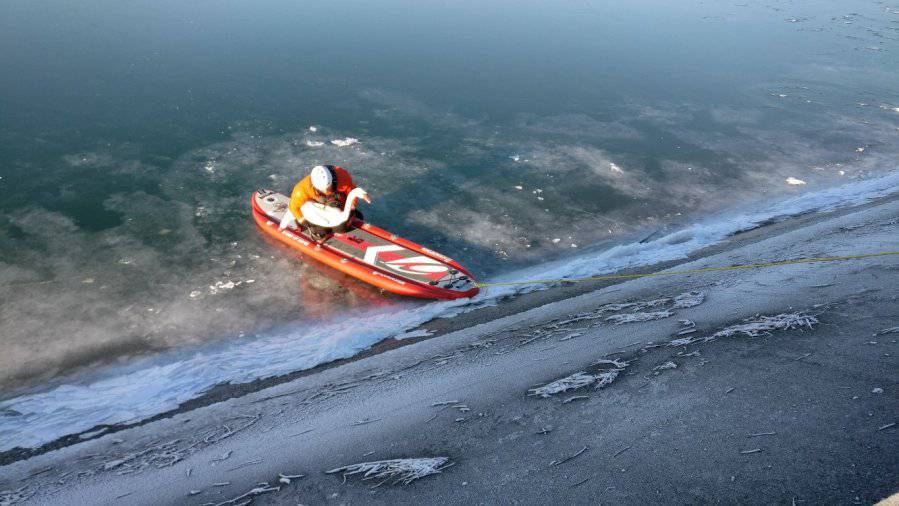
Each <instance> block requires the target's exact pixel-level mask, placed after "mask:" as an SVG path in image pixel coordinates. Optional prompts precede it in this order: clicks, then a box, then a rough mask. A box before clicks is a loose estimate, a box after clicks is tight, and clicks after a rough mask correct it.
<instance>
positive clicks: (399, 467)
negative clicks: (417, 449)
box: [325, 457, 451, 485]
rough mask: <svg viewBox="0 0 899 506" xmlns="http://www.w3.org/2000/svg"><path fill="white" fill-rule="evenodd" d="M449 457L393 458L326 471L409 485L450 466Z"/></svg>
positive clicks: (345, 475)
mask: <svg viewBox="0 0 899 506" xmlns="http://www.w3.org/2000/svg"><path fill="white" fill-rule="evenodd" d="M448 463H449V458H447V457H427V458H418V459H393V460H377V461H374V462H362V463H359V464H353V465H349V466H343V467H338V468H337V469H331V470H330V471H325V472H326V473H327V474H334V473H343V476H344V477H347V476H349V475H352V474H359V473H364V475H363V477H362V479H364V480H370V479H372V478H375V479H384V480H393V483H394V484H396V483H402V484H403V485H408V484H409V483H411V482H412V481H414V480H417V479H419V478H424V477H425V476H429V475H432V474H436V473H439V472H440V471H441V470H443V469H444V468H446V467H448ZM450 465H451V464H450Z"/></svg>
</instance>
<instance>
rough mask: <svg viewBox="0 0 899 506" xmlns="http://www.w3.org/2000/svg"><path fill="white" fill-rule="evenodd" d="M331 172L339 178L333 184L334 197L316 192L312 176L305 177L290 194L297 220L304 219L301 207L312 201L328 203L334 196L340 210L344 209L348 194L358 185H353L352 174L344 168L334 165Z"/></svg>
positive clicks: (291, 207)
mask: <svg viewBox="0 0 899 506" xmlns="http://www.w3.org/2000/svg"><path fill="white" fill-rule="evenodd" d="M331 170H332V171H333V172H334V175H335V176H337V177H336V178H335V179H336V181H335V182H334V183H332V184H331V187H332V188H334V193H333V194H332V195H325V194H324V193H321V192H320V191H318V190H316V189H315V187H313V186H312V177H311V176H306V177H304V178H303V179H302V180H300V182H299V183H297V185H296V186H294V187H293V192H291V194H290V212H292V213H293V215H294V216H295V217H296V218H297V220H302V219H303V211H301V210H300V207H302V206H303V204H305V203H306V202H308V201H310V200H314V201H316V202H321V203H326V202H327V201H328V200H329V199H331V197H332V196H333V197H334V198H335V199H336V201H337V204H338V205H339V206H340V208H341V209H343V205H344V203H345V202H346V197H347V194H348V193H350V192H351V191H353V188H355V187H356V185H354V184H353V178H352V176H350V173H349V172H347V171H346V169H344V168H343V167H338V166H335V165H332V166H331ZM335 183H336V184H335Z"/></svg>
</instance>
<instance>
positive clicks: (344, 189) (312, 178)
mask: <svg viewBox="0 0 899 506" xmlns="http://www.w3.org/2000/svg"><path fill="white" fill-rule="evenodd" d="M355 188H356V185H355V184H353V177H352V176H350V173H349V172H348V171H347V170H346V169H344V168H343V167H338V166H336V165H316V166H315V167H313V168H312V172H310V173H309V175H308V176H306V177H304V178H303V179H302V180H300V182H299V183H297V185H296V186H294V187H293V192H291V194H290V205H289V206H288V208H287V211H286V212H285V213H284V217H283V218H281V224H280V227H279V228H280V229H281V230H284V229H285V228H287V227H291V228H300V227H299V225H300V224H305V226H306V228H307V230H308V231H309V232H310V233H311V234H312V235H314V236H318V237H321V236H324V235H326V234H328V233H329V232H346V230H347V228H348V227H349V221H350V220H347V222H345V223H343V224H341V225H340V226H338V227H334V228H328V227H322V226H319V225H315V224H312V223H305V220H304V219H303V211H302V209H301V208H302V207H303V204H305V203H306V202H309V201H310V200H312V201H315V202H318V203H319V204H324V205H327V206H332V207H336V208H338V209H343V207H344V204H346V199H347V195H349V193H350V192H351V191H353V189H355ZM362 199H363V200H365V201H366V202H368V203H369V204H370V203H371V198H370V197H369V196H368V194H367V193H363V194H362ZM353 206H354V208H353V212H352V214H351V216H355V217H357V218H358V219H360V220H361V219H362V213H360V212H359V211H358V210H357V209H355V202H353Z"/></svg>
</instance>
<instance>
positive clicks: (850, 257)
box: [477, 251, 899, 288]
mask: <svg viewBox="0 0 899 506" xmlns="http://www.w3.org/2000/svg"><path fill="white" fill-rule="evenodd" d="M889 255H899V251H881V252H878V253H863V254H860V255H847V256H840V257H817V258H796V259H793V260H781V261H779V262H766V263H760V264H743V265H729V266H725V267H704V268H702V269H689V270H685V271H659V272H648V273H644V274H612V275H608V276H590V277H586V278H570V279H535V280H531V281H507V282H504V283H477V285H478V287H480V288H485V287H488V286H514V285H541V284H550V283H583V282H584V281H603V280H612V279H636V278H650V277H657V276H681V275H685V274H700V273H703V272H720V271H738V270H745V269H764V268H766V267H780V266H782V265H796V264H814V263H821V262H841V261H846V260H860V259H863V258H874V257H883V256H889Z"/></svg>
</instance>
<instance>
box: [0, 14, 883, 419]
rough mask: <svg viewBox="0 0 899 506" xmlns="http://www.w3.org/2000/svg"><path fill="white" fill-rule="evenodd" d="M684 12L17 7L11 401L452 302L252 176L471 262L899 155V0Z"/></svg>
mask: <svg viewBox="0 0 899 506" xmlns="http://www.w3.org/2000/svg"><path fill="white" fill-rule="evenodd" d="M675 4H676V5H671V2H661V1H641V2H633V3H629V4H628V5H626V6H625V5H623V4H622V5H611V4H608V3H603V2H594V3H589V2H588V3H581V4H577V5H553V4H547V3H545V2H524V3H522V2H514V3H513V2H496V3H492V4H490V5H486V6H485V5H483V4H482V3H474V2H453V3H452V4H451V5H441V6H434V5H424V6H423V5H421V4H419V3H413V2H402V1H388V2H386V3H385V2H378V3H376V4H375V3H371V2H302V3H298V2H286V1H268V2H256V3H253V4H247V3H242V2H188V3H187V4H185V3H184V2H171V1H160V2H153V3H151V4H146V5H133V4H126V3H121V2H95V3H91V4H90V5H77V6H76V5H74V4H67V3H63V2H52V1H34V2H6V3H4V4H3V5H0V47H3V48H4V51H0V68H3V69H4V72H2V73H0V300H2V305H0V343H2V344H3V347H4V352H3V353H2V354H0V398H11V397H13V396H15V395H17V394H18V393H19V392H21V388H25V387H27V388H30V389H31V391H40V390H41V389H42V388H43V386H42V385H45V384H48V382H49V383H54V382H55V383H56V384H59V383H65V382H66V381H67V380H66V374H67V373H69V372H71V371H73V370H75V369H79V368H85V367H90V366H93V365H99V364H104V365H105V364H109V363H112V362H117V361H118V362H121V363H123V364H126V365H127V364H129V363H130V361H131V360H132V359H133V357H134V356H136V355H142V356H152V355H153V354H155V353H158V352H162V351H165V350H173V349H180V348H185V347H191V348H190V349H192V350H193V349H196V348H193V346H196V345H204V344H212V343H215V344H218V345H221V346H226V347H227V346H228V344H229V343H233V342H238V341H240V342H243V341H241V340H250V342H252V339H254V336H272V332H271V329H282V328H284V327H285V326H291V328H293V329H295V330H293V331H291V332H290V333H289V335H290V336H292V337H291V339H286V340H284V341H277V339H276V340H275V341H274V342H275V343H278V346H281V347H282V349H284V348H290V347H292V346H296V347H298V348H300V349H305V348H304V346H306V347H310V348H314V347H315V346H318V345H320V344H321V343H320V342H319V341H316V340H312V341H310V339H314V338H316V337H315V335H314V334H315V332H313V330H315V329H317V328H332V327H329V326H334V325H337V327H334V328H341V329H344V328H345V327H341V326H340V324H341V323H343V322H345V321H349V320H348V319H349V318H352V317H358V315H360V314H362V315H368V314H390V315H397V314H402V315H405V316H403V317H402V318H398V321H399V320H401V321H402V322H403V325H399V326H397V327H396V331H397V332H400V331H402V330H403V329H402V328H401V327H404V326H408V325H413V324H416V323H420V321H419V320H421V319H422V318H425V317H426V316H427V315H432V314H437V313H435V312H434V311H431V309H423V308H422V304H423V303H421V302H414V301H407V300H400V299H398V298H393V297H385V296H383V295H381V294H379V293H378V292H377V291H376V290H374V289H372V288H370V287H367V286H365V285H363V284H361V283H359V282H357V281H355V280H352V279H349V278H346V277H343V276H340V275H337V274H334V273H332V272H329V271H328V270H327V269H324V268H322V267H319V266H316V265H313V264H309V263H306V262H304V261H303V260H302V259H300V258H297V257H296V256H295V255H294V254H292V253H290V252H289V251H287V250H285V249H283V248H281V247H278V246H276V245H273V244H271V243H269V242H266V241H265V240H264V239H263V238H262V237H261V235H260V234H259V233H258V232H257V231H256V230H255V225H254V223H253V221H252V219H251V216H250V207H249V198H250V194H251V192H252V191H253V190H254V189H256V188H260V187H266V188H272V189H276V190H279V191H281V192H285V193H286V192H288V191H289V190H290V188H291V187H292V185H293V184H294V183H295V182H296V181H297V180H298V179H299V178H301V177H302V176H303V175H305V174H306V173H307V172H308V170H309V168H310V167H311V166H313V165H316V164H320V163H334V164H339V165H342V166H344V167H346V168H348V169H349V170H351V172H352V173H353V175H354V177H355V178H356V180H357V182H358V183H359V184H360V185H361V186H363V187H364V188H366V189H367V190H368V191H369V193H370V194H371V195H372V196H373V198H374V203H373V204H372V205H371V206H369V207H368V208H366V209H365V213H366V216H367V218H368V219H369V220H370V221H372V222H373V223H376V224H377V225H379V226H382V227H384V228H387V229H388V230H391V231H393V232H396V233H398V234H401V235H403V236H404V237H407V238H409V239H411V240H414V241H416V242H419V243H421V244H424V245H426V246H428V247H430V248H432V249H435V250H438V251H441V252H443V253H445V254H447V255H449V256H451V257H453V258H456V259H458V260H460V261H461V262H462V263H463V264H465V265H466V266H467V267H469V268H471V269H472V270H473V272H474V273H475V275H476V276H477V277H479V278H491V277H496V276H502V275H506V276H508V273H509V272H510V271H515V270H517V269H521V268H524V267H528V268H532V269H533V268H534V266H538V267H537V269H538V270H539V266H540V265H542V264H544V263H546V262H547V261H550V260H555V259H559V258H566V257H567V256H569V255H574V254H577V253H578V252H581V251H583V250H584V249H585V248H588V249H595V250H600V251H601V250H604V249H606V248H609V247H611V246H612V245H613V244H616V243H620V242H622V241H627V240H628V238H629V237H631V236H632V234H635V233H638V232H640V233H642V231H644V230H655V229H657V228H660V227H661V228H665V227H667V228H669V229H675V228H678V227H682V226H686V225H689V224H690V223H692V221H693V220H695V219H700V218H703V217H707V216H709V214H710V213H718V212H721V210H722V209H726V208H731V207H734V206H749V205H750V203H752V202H765V201H768V200H770V199H778V198H785V197H789V196H792V195H797V194H802V193H805V192H814V191H818V190H821V189H823V188H827V187H830V186H834V185H839V184H845V183H847V182H851V181H856V180H864V179H867V178H870V177H872V176H876V175H877V174H879V173H881V172H884V171H888V170H892V169H894V168H895V166H896V163H895V160H896V155H897V154H899V88H897V87H896V83H897V82H899V59H897V56H896V55H897V51H899V43H897V38H899V4H896V5H893V4H890V3H889V2H887V3H878V2H874V1H862V0H858V1H851V2H846V1H833V2H827V1H824V2H821V1H814V2H812V1H807V2H803V1H796V2H775V3H773V4H767V5H755V4H743V3H740V2H736V3H724V4H717V5H707V4H706V3H700V2H676V3H675ZM347 138H353V139H358V142H356V143H352V144H349V145H342V144H347V143H341V142H338V143H334V142H332V141H335V140H343V139H347ZM759 205H761V204H759ZM610 262H611V261H610ZM609 265H611V263H610V264H609ZM605 266H606V264H602V265H597V267H596V268H597V269H598V270H601V269H603V268H605ZM585 274H586V273H585ZM429 307H430V306H429ZM410 311H411V312H412V313H410ZM410 315H411V316H410ZM353 321H355V320H353ZM422 321H424V320H422ZM296 329H300V330H296ZM391 332H392V328H387V327H384V328H381V327H379V328H378V331H377V332H374V333H372V334H367V335H366V337H365V338H364V339H362V338H360V339H357V340H353V339H351V337H352V336H349V335H347V336H348V337H346V339H347V340H349V341H348V342H351V343H353V344H352V346H349V347H348V348H346V347H344V348H341V347H339V346H337V345H335V347H334V350H335V351H333V353H331V352H328V353H320V352H319V351H316V350H311V351H309V357H310V359H309V360H308V361H307V362H302V361H296V362H289V363H285V364H283V367H282V368H281V369H277V371H276V372H284V371H285V370H289V368H290V367H306V366H309V364H312V365H314V364H315V363H317V362H315V361H316V360H319V361H320V360H324V359H327V358H330V359H333V358H334V357H340V356H349V355H348V354H350V355H351V354H352V353H355V352H356V351H358V349H364V348H365V347H366V346H370V344H371V342H372V340H376V339H382V338H384V337H389V336H390V333H391ZM341 342H342V341H341ZM313 344H314V345H315V346H313ZM272 346H274V345H272ZM185 349H186V348H185ZM275 349H277V348H270V349H268V350H269V352H271V353H274V352H273V351H271V350H275ZM228 363H230V361H229V360H228V359H225V358H223V359H221V361H220V362H216V364H218V365H221V366H222V367H225V366H227V364H228ZM197 364H200V362H197ZM248 364H249V362H248ZM195 365H196V364H195ZM197 367H200V365H197ZM247 367H249V365H247ZM279 367H281V366H279ZM273 370H274V369H273ZM204 374H205V373H204ZM253 374H254V372H253V371H252V370H250V371H239V374H237V372H235V374H232V375H231V376H229V377H230V378H232V379H235V380H240V379H243V380H246V379H247V378H251V377H252V376H253ZM203 377H204V378H206V377H208V378H213V379H216V380H217V379H221V378H220V377H218V376H215V375H214V374H209V375H207V376H203ZM186 384H190V385H191V387H192V388H193V387H196V388H200V387H203V386H204V385H205V384H204V383H203V382H202V381H193V380H191V381H188V382H186ZM185 391H191V390H190V389H189V388H188V389H186V390H185ZM191 392H192V393H195V392H194V391H191ZM179 395H180V393H179ZM177 398H179V397H178V395H172V396H166V397H165V402H162V401H160V405H163V404H164V405H166V406H168V405H170V403H171V402H172V399H177Z"/></svg>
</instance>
